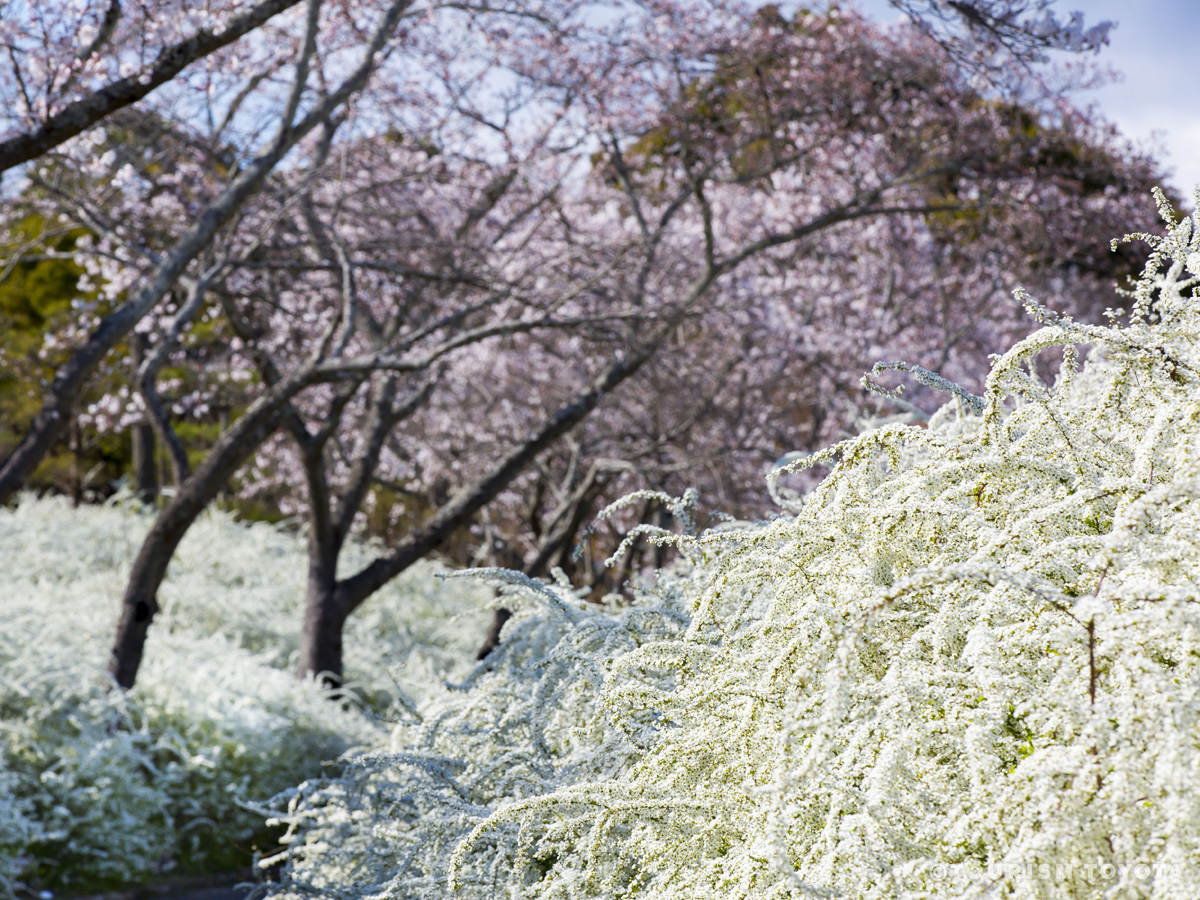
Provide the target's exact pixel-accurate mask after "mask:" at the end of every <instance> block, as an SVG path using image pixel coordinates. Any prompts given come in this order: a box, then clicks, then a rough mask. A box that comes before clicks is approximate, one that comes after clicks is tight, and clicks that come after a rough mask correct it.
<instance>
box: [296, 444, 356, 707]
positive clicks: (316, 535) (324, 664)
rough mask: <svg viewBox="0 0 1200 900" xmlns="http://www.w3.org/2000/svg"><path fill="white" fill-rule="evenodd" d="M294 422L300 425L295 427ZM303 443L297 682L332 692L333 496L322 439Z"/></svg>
mask: <svg viewBox="0 0 1200 900" xmlns="http://www.w3.org/2000/svg"><path fill="white" fill-rule="evenodd" d="M297 424H298V423H297ZM297 438H298V439H299V440H303V441H304V443H303V444H302V445H301V446H302V449H303V453H304V477H305V481H306V482H307V485H308V498H309V499H308V505H309V515H308V585H307V589H306V592H305V593H306V601H305V608H304V630H303V632H302V633H301V635H300V662H299V665H298V666H297V671H296V674H297V675H298V676H299V677H300V678H313V677H316V678H318V679H320V681H321V683H322V684H324V685H326V686H327V687H330V688H337V687H339V686H340V685H341V683H342V626H343V625H344V624H345V621H346V613H345V612H344V611H343V608H342V604H341V603H340V602H339V601H340V598H339V595H338V591H337V559H338V551H339V550H340V549H341V545H340V542H339V541H338V540H337V538H336V536H335V534H334V525H333V498H332V497H331V496H330V493H329V478H328V474H327V472H326V469H325V443H326V442H325V440H322V439H321V437H317V438H315V439H314V438H310V437H302V436H301V435H297Z"/></svg>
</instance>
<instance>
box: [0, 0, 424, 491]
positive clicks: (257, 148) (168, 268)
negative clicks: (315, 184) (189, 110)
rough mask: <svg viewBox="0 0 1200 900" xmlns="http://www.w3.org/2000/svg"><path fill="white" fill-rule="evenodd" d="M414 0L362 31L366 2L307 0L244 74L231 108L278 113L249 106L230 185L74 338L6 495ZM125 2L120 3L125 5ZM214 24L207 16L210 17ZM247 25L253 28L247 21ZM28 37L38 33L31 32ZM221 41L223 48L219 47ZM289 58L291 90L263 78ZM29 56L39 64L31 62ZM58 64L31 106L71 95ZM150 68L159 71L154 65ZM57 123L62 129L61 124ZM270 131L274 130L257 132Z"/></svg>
mask: <svg viewBox="0 0 1200 900" xmlns="http://www.w3.org/2000/svg"><path fill="white" fill-rule="evenodd" d="M410 6H411V0H396V2H393V3H391V4H390V5H387V6H386V7H384V8H383V9H382V10H380V14H379V16H378V19H377V21H376V22H375V23H374V25H373V26H370V27H369V29H368V31H367V32H366V33H365V34H362V33H361V32H360V31H359V30H358V29H359V26H360V24H361V20H362V18H363V16H364V15H365V11H354V10H350V9H348V8H347V9H341V10H339V9H337V8H334V7H332V6H331V7H330V8H329V9H325V10H323V3H322V0H309V2H308V3H307V4H306V5H305V7H304V10H303V12H304V15H303V16H302V17H298V18H297V21H295V22H294V23H292V24H293V28H292V29H290V31H289V30H284V31H281V32H280V33H279V36H278V38H277V39H276V40H275V41H273V42H272V44H271V46H272V49H273V52H274V53H275V54H279V56H278V57H277V62H276V63H275V64H273V65H272V66H268V68H267V70H266V71H265V72H264V71H262V70H258V71H254V72H252V73H250V75H249V77H248V78H243V79H242V82H243V83H242V84H241V86H240V89H239V90H237V91H236V92H234V93H233V96H232V97H230V98H229V99H228V100H227V102H226V103H225V104H223V105H224V111H225V114H226V115H227V116H228V115H229V114H232V115H233V116H234V118H236V117H237V115H238V113H239V111H241V110H242V109H243V107H244V106H245V104H247V103H248V102H250V101H251V99H259V100H260V101H261V103H262V104H263V105H266V106H268V107H270V109H271V112H270V114H268V113H267V112H266V111H265V110H264V109H254V110H253V113H250V112H249V110H246V114H247V116H249V117H250V118H251V119H252V120H253V122H254V123H255V125H254V127H253V130H252V132H251V133H250V134H249V135H247V142H246V146H247V147H249V148H251V149H250V152H249V154H250V155H249V158H248V159H246V160H245V161H244V163H243V164H241V165H239V166H237V167H236V168H235V169H233V170H232V171H231V172H230V176H229V178H228V179H227V180H226V181H225V182H224V183H223V184H222V187H221V189H220V190H219V191H218V192H216V193H215V194H214V195H212V196H210V197H208V198H207V203H205V204H204V205H203V206H201V207H200V208H199V209H197V210H195V211H194V212H193V213H192V215H191V216H189V217H188V218H187V219H184V220H183V223H181V224H182V227H180V228H179V229H178V230H177V231H176V236H175V239H174V241H173V242H172V243H171V245H170V247H169V249H168V250H167V251H166V252H164V253H162V254H160V255H156V256H151V257H149V258H144V259H143V260H139V262H143V263H144V268H143V269H142V270H141V272H140V276H139V277H138V278H137V279H136V280H137V282H138V285H137V287H136V288H135V289H133V290H131V291H129V292H128V295H127V296H125V297H123V298H122V299H121V301H120V302H119V304H116V305H115V307H114V308H113V309H112V310H111V311H110V312H108V313H107V315H104V316H103V317H102V318H101V317H100V316H95V317H94V319H95V321H94V324H91V323H90V324H89V325H88V326H87V332H88V333H87V337H86V339H84V340H82V341H81V342H80V343H79V344H78V345H77V346H75V347H74V348H73V349H72V352H71V354H70V357H69V359H68V360H67V361H66V362H65V363H63V364H62V365H60V366H59V367H58V369H57V371H56V373H55V376H54V380H53V381H52V382H51V384H50V385H49V388H48V392H47V393H48V396H47V398H46V401H45V403H44V405H43V407H42V410H41V412H40V413H39V414H38V415H37V416H36V417H35V419H34V421H33V423H32V425H31V427H30V428H29V430H28V431H27V432H26V434H25V436H24V438H23V440H22V441H21V442H20V443H19V444H18V445H17V447H16V448H15V449H14V450H13V451H12V452H11V453H10V454H9V456H8V458H7V459H6V460H5V461H4V463H3V464H2V465H0V501H4V500H7V499H8V498H9V497H10V496H11V495H12V494H13V492H14V491H16V490H17V489H18V488H19V487H20V486H21V484H22V483H23V481H24V479H25V478H26V476H27V475H28V474H29V473H30V472H31V471H32V469H33V467H34V466H36V465H37V463H38V461H39V460H40V459H41V458H42V457H43V456H44V455H45V454H46V452H47V451H48V449H49V447H50V446H51V444H52V443H53V442H54V440H55V438H56V437H57V436H58V434H60V433H61V431H62V429H63V428H64V427H65V425H66V422H67V421H68V419H69V418H70V416H71V413H72V409H73V406H74V404H75V402H76V401H77V399H78V397H79V395H80V392H81V390H82V388H83V386H84V384H85V382H86V381H87V379H88V377H89V375H90V374H91V373H92V372H93V371H94V370H95V368H96V366H97V365H98V364H99V363H100V362H101V361H102V360H103V359H104V358H105V356H107V354H108V353H109V351H111V350H112V348H113V347H114V346H115V345H116V344H117V342H119V341H120V340H121V339H122V338H123V337H124V336H125V335H127V334H128V333H129V332H130V331H131V330H132V329H133V328H134V326H135V325H136V324H137V323H138V322H139V321H140V320H141V319H142V318H144V317H145V316H146V314H147V313H149V312H150V310H151V309H153V308H154V307H155V306H156V305H157V304H158V303H159V302H160V301H161V300H162V298H163V297H164V296H165V295H166V294H167V293H168V291H170V290H171V288H172V287H173V286H174V285H175V284H176V283H178V282H179V281H180V279H181V278H185V277H187V276H188V275H189V272H188V270H189V267H190V266H192V265H193V263H194V262H195V261H196V259H197V257H198V256H199V255H200V254H201V253H203V252H205V251H206V249H208V248H209V247H210V245H211V244H212V242H213V240H214V238H215V237H216V236H217V235H218V233H219V232H220V231H221V229H222V228H224V227H225V226H226V225H228V224H229V222H230V221H231V220H232V219H233V218H234V217H235V216H236V215H237V214H238V212H239V210H240V209H241V208H242V206H243V205H244V204H245V203H246V201H247V200H249V199H250V197H252V196H253V195H254V194H255V193H256V192H257V191H258V190H259V189H260V188H261V187H262V185H263V182H264V181H265V179H266V178H267V176H268V175H269V174H270V173H271V172H272V171H273V170H274V169H275V168H276V167H277V166H278V165H279V164H280V162H281V161H282V160H283V159H284V158H285V157H286V156H287V155H288V154H289V152H290V151H291V150H292V149H293V148H294V147H295V146H296V145H297V144H298V143H299V142H300V141H301V140H302V139H303V138H305V137H306V136H307V135H309V134H310V133H312V132H313V130H314V129H315V128H317V126H319V125H322V124H323V123H327V122H329V121H331V119H332V118H333V117H335V116H337V115H338V114H339V113H340V112H341V111H342V110H343V109H344V108H345V107H346V105H347V103H348V102H349V101H350V100H351V99H352V98H353V97H354V96H356V95H357V94H358V93H359V92H361V90H362V88H363V87H364V86H365V84H366V82H367V81H368V79H369V77H370V75H371V73H372V72H373V71H374V69H375V67H376V66H377V64H378V62H379V56H380V54H381V52H382V51H384V50H385V48H386V47H388V46H389V45H391V43H392V41H393V37H394V33H395V31H396V28H397V25H398V23H399V20H400V18H401V16H402V15H403V14H404V13H405V11H406V10H407V9H408V8H409V7H410ZM117 10H118V11H119V7H117ZM265 11H266V10H263V11H260V12H265ZM323 11H324V13H325V15H324V16H323V15H322V13H323ZM161 12H162V13H163V15H164V17H166V16H167V14H168V13H169V12H170V10H168V9H165V8H164V9H162V10H161ZM29 13H30V15H31V16H32V21H33V22H35V23H37V25H36V27H33V28H30V29H27V31H28V32H29V33H30V34H40V35H41V38H40V39H41V41H42V44H43V45H48V46H49V45H53V46H55V47H57V46H59V45H60V44H61V42H62V41H63V40H67V41H68V43H69V40H70V39H69V38H67V37H64V36H63V35H62V34H61V33H60V32H61V31H62V21H57V22H47V23H45V24H43V18H44V16H43V14H42V13H41V12H39V11H36V10H29ZM68 13H69V10H64V11H63V14H64V15H66V14H68ZM251 18H253V17H251ZM6 21H8V20H7V19H6ZM12 21H13V22H15V23H20V22H21V21H22V20H20V19H19V18H17V17H14V18H13V19H12ZM185 21H186V18H185ZM249 21H250V20H247V22H249ZM255 21H258V20H255ZM118 24H119V23H118ZM208 24H209V23H207V22H205V23H204V25H206V26H207V25H208ZM51 26H53V27H51ZM243 26H244V28H245V29H246V30H248V29H249V28H250V27H251V26H250V25H246V24H245V23H243V25H238V24H237V22H236V21H231V22H228V23H224V22H222V24H220V25H214V26H212V27H215V28H218V29H224V28H226V27H232V28H234V29H235V30H236V29H237V28H239V27H243ZM106 29H107V26H105V25H103V24H102V25H101V27H100V29H99V32H98V33H97V35H95V36H94V37H95V38H104V40H105V41H107V40H108V39H109V37H111V36H109V37H105V31H106ZM325 29H329V30H331V31H332V32H333V36H332V37H333V39H332V40H330V41H324V42H323V41H322V40H321V38H322V37H324V36H325ZM241 33H242V34H244V33H245V30H243V31H242V32H241ZM114 34H115V29H114ZM347 34H349V36H350V37H349V39H348V38H347ZM81 37H82V33H81V32H79V31H77V33H76V35H75V40H80V39H81ZM26 39H27V40H32V38H28V37H27V38H26ZM9 40H10V44H9V46H10V51H9V56H10V58H11V59H12V60H14V63H13V74H12V78H13V80H14V81H15V82H16V83H17V85H18V87H20V85H21V84H22V83H23V81H24V78H23V76H22V74H21V73H22V64H21V62H20V60H19V54H18V52H17V49H16V48H15V46H16V45H14V44H13V43H12V42H13V41H17V40H18V38H17V37H10V39H9ZM356 45H361V49H360V51H359V58H358V59H357V60H355V61H353V62H352V63H350V64H349V66H348V68H347V69H346V70H345V72H344V75H343V77H341V78H337V77H336V74H335V71H334V70H330V71H329V72H326V67H327V66H332V67H333V69H336V68H337V66H338V65H339V64H341V63H343V62H346V61H347V60H345V59H344V58H343V57H344V54H345V53H346V52H351V53H353V51H354V49H355V47H356ZM89 47H90V43H89ZM89 47H85V48H84V49H83V50H81V51H80V55H81V56H84V57H85V59H91V58H92V57H93V56H94V53H93V52H91V51H90V49H89ZM212 49H214V50H215V49H216V47H215V46H214V47H213V48H212ZM84 51H87V52H86V53H85V52H84ZM289 51H291V52H289ZM118 56H119V54H118ZM285 60H291V61H292V65H291V67H290V68H291V78H290V79H286V80H285V81H284V83H283V85H281V88H282V90H271V89H272V88H274V87H275V86H274V85H272V84H266V85H265V86H264V82H266V80H267V78H266V76H267V74H269V73H270V72H271V71H272V68H279V67H280V66H282V65H283V64H284V61H285ZM29 64H30V65H34V63H32V62H31V63H29ZM54 64H55V57H54V56H53V54H51V55H50V56H49V58H44V57H43V58H38V60H37V62H36V65H35V68H34V71H36V72H40V73H41V74H42V75H43V76H44V78H46V79H49V80H48V82H46V83H47V84H48V85H49V87H47V88H46V91H47V96H46V97H43V98H41V99H40V100H38V101H36V102H35V100H34V99H33V98H32V97H28V99H27V103H26V105H27V106H28V109H27V115H28V116H31V117H36V116H44V115H45V114H46V112H47V110H48V109H49V108H52V107H53V106H54V105H55V103H57V102H61V101H60V100H59V99H58V98H60V95H63V94H66V95H68V96H70V82H71V79H70V76H69V75H68V76H66V80H65V82H64V83H63V84H62V85H58V86H57V87H56V85H57V78H58V72H57V70H56V69H55V67H54ZM113 65H117V67H118V69H119V67H120V63H119V61H118V60H113ZM85 68H86V67H85ZM136 71H138V72H139V76H138V77H139V79H141V78H147V79H148V81H149V83H150V84H153V83H154V75H153V66H151V68H150V69H149V70H146V71H143V70H141V69H140V68H138V69H137V70H136ZM147 71H148V72H149V73H150V74H147ZM235 71H236V69H235ZM239 74H241V73H239ZM206 87H207V88H208V90H206V92H205V93H206V94H207V93H209V91H212V92H215V91H216V90H217V85H216V84H212V83H210V84H208V85H206ZM259 87H263V89H264V95H263V96H261V97H259V98H253V97H252V95H253V94H254V93H255V90H256V88H259ZM26 93H27V92H26ZM135 93H136V92H135ZM227 93H228V92H227ZM275 95H278V96H275ZM252 105H253V104H252ZM210 110H211V107H210ZM86 124H87V123H86V122H84V123H83V124H81V125H80V128H83V127H86ZM228 125H229V123H228V122H226V121H224V120H222V121H221V122H220V123H215V122H214V124H213V129H212V130H213V131H214V132H218V133H219V132H220V131H222V130H224V128H226V127H228ZM272 125H273V126H274V129H273V131H271V126H272ZM64 127H65V126H64ZM71 127H74V126H71ZM68 130H69V129H68ZM51 132H54V129H53V128H52V129H51ZM254 132H258V133H257V134H255V133H254ZM264 132H266V134H267V136H266V137H264V138H262V139H257V138H259V136H260V135H261V134H263V133H264ZM65 136H66V133H65V132H63V134H62V137H63V138H65ZM35 143H37V141H36V140H35ZM92 145H93V143H92V142H91V141H89V140H87V138H86V137H84V136H80V137H79V138H77V139H76V140H75V141H74V142H73V143H72V144H71V145H70V146H68V145H65V144H63V145H60V148H59V149H60V150H62V151H63V154H62V155H63V156H65V157H66V160H67V161H68V162H69V161H73V162H74V163H75V164H76V165H80V164H82V165H86V164H88V163H89V162H90V160H89V157H90V150H91V147H92ZM39 146H40V144H39Z"/></svg>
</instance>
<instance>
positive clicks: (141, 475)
mask: <svg viewBox="0 0 1200 900" xmlns="http://www.w3.org/2000/svg"><path fill="white" fill-rule="evenodd" d="M132 344H133V365H134V367H135V368H140V367H141V365H142V361H143V359H144V357H145V355H146V336H145V335H143V334H138V333H136V332H135V333H134V334H133V336H132ZM130 440H131V442H132V445H133V446H132V447H131V450H132V451H133V454H132V455H133V484H134V493H135V494H136V495H137V498H138V499H139V500H141V501H142V502H143V503H147V504H149V503H153V502H154V501H155V500H157V499H158V463H157V461H156V460H155V458H154V427H153V426H152V425H150V424H148V423H146V422H139V423H138V424H137V425H134V426H133V428H132V429H131V430H130Z"/></svg>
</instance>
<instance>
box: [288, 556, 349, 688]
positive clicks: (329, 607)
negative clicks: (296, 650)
mask: <svg viewBox="0 0 1200 900" xmlns="http://www.w3.org/2000/svg"><path fill="white" fill-rule="evenodd" d="M342 610H343V606H342V603H341V602H340V597H339V595H338V592H337V588H336V587H334V585H333V584H331V583H329V582H322V581H315V580H314V578H313V575H312V573H311V572H310V573H309V581H308V597H307V602H306V605H305V608H304V631H303V632H302V633H301V636H300V662H299V665H298V666H297V671H296V674H297V675H299V676H300V677H301V678H312V677H314V676H316V677H317V678H319V679H320V680H321V682H322V683H323V684H324V685H325V686H326V687H330V688H337V687H339V686H340V685H341V683H342V675H343V669H342V628H343V626H344V625H345V624H346V614H345V613H344V612H343V611H342Z"/></svg>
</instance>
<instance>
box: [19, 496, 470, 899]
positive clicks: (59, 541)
mask: <svg viewBox="0 0 1200 900" xmlns="http://www.w3.org/2000/svg"><path fill="white" fill-rule="evenodd" d="M151 522H152V517H151V516H149V515H145V514H140V513H139V512H138V509H137V508H136V505H133V506H131V505H128V504H125V503H123V502H118V503H112V504H109V505H108V506H104V507H94V506H93V507H80V508H79V509H74V510H73V509H71V508H70V506H69V504H68V503H67V502H66V500H65V499H63V498H57V499H42V500H35V499H34V498H32V497H25V498H23V499H22V502H21V504H20V506H19V507H18V508H16V509H15V510H2V511H0V548H3V558H4V560H5V565H4V567H3V569H2V570H0V898H10V897H13V896H15V895H16V894H15V892H16V891H17V888H18V886H19V885H20V884H24V885H26V886H28V887H37V888H54V889H58V888H63V889H67V890H68V891H70V892H73V893H79V892H80V891H89V890H91V891H94V890H96V889H99V888H103V887H110V886H122V885H125V884H128V883H137V882H140V881H143V880H144V879H146V878H147V877H148V876H150V875H152V874H154V873H156V872H162V871H166V870H169V869H176V870H177V871H181V872H186V871H189V870H192V871H194V870H196V869H197V868H201V869H203V870H206V871H212V870H214V869H218V868H222V867H229V866H231V865H234V864H237V865H239V866H244V865H245V864H246V862H247V861H248V860H247V859H245V858H244V854H245V852H246V849H247V848H248V847H249V846H250V844H251V843H252V842H253V841H255V840H257V841H258V842H259V843H260V844H261V845H262V846H264V847H266V846H270V842H269V841H268V840H267V839H266V836H265V834H264V823H263V819H262V817H261V816H260V815H257V814H256V813H254V812H252V811H251V810H249V809H247V808H245V807H244V806H243V805H242V804H243V803H245V802H246V801H262V800H266V799H267V798H269V797H271V796H272V795H273V794H275V793H277V792H278V791H281V790H284V789H286V788H288V787H290V786H292V785H294V784H296V783H297V782H298V781H300V780H302V779H303V778H306V777H310V776H312V775H315V774H319V773H321V772H323V771H328V769H327V768H323V764H324V763H325V762H326V761H328V760H331V759H334V758H336V757H337V756H339V755H340V754H341V753H343V752H344V751H346V750H347V749H349V748H351V747H355V746H370V745H371V744H374V743H378V742H379V741H381V740H384V739H386V735H387V730H386V727H385V726H383V725H382V724H381V723H380V718H379V717H380V716H381V715H384V716H386V715H388V713H389V706H388V704H390V703H393V702H395V706H394V708H393V709H392V711H391V712H392V714H393V715H394V714H395V713H396V711H397V710H403V709H405V708H411V707H414V706H415V705H417V704H419V703H422V702H424V695H423V693H422V692H423V690H424V687H423V686H424V685H426V684H430V683H433V684H439V683H441V682H442V681H443V680H444V679H445V678H447V677H456V675H457V674H458V673H460V672H461V671H465V670H467V669H468V668H469V665H464V664H463V662H462V661H463V660H464V659H469V658H470V654H471V653H472V652H473V650H474V648H475V647H476V646H477V645H478V642H479V641H480V640H481V639H482V631H483V622H482V621H479V620H480V613H479V606H480V605H481V602H482V596H481V595H483V594H484V593H486V592H485V591H484V590H483V589H482V588H480V587H478V586H476V585H473V584H469V583H461V582H460V583H457V588H458V589H457V590H447V589H446V588H445V587H441V588H439V586H438V584H437V582H436V580H435V579H434V577H433V574H434V573H435V572H436V571H438V569H437V567H435V566H432V565H422V566H419V567H418V569H417V570H415V571H413V572H411V573H410V574H409V575H408V576H406V577H405V578H403V579H399V580H398V581H397V582H395V583H394V584H392V585H389V587H388V588H387V589H386V590H384V591H383V592H381V593H380V594H379V595H377V596H376V597H375V598H373V599H372V601H371V602H370V603H369V604H367V605H365V606H364V607H363V609H361V610H360V611H359V612H360V615H356V616H355V618H354V620H353V621H352V622H351V623H350V624H349V625H348V626H347V631H346V641H347V646H348V647H351V648H353V653H352V656H351V658H350V660H349V661H348V662H349V671H348V673H347V674H348V678H350V679H351V681H352V683H351V684H350V685H348V692H350V693H352V694H355V695H357V696H358V697H359V698H361V700H362V702H361V703H359V704H349V705H345V706H344V707H343V705H339V704H335V703H331V702H330V701H329V700H328V699H326V697H325V696H324V694H323V693H322V691H321V690H320V689H319V688H317V687H316V686H315V685H314V684H312V683H309V684H304V683H301V682H298V681H297V680H296V678H295V676H294V674H293V672H294V669H295V660H296V653H297V649H296V648H297V640H298V636H299V631H300V626H301V623H302V617H303V601H304V574H305V571H306V562H305V548H304V543H303V539H302V538H301V537H300V536H298V535H295V534H289V533H287V532H286V531H284V530H282V529H279V528H275V527H272V526H269V525H263V524H260V525H254V526H246V525H243V524H239V523H237V522H235V521H234V520H233V519H232V518H231V517H230V516H229V515H228V514H225V513H222V512H219V511H213V512H211V513H209V514H206V515H205V516H204V517H203V518H202V519H201V520H200V521H199V522H197V524H196V526H195V527H194V528H193V530H192V531H191V532H190V533H189V535H188V538H187V540H185V542H184V543H183V545H182V546H181V548H180V551H179V553H178V554H177V556H176V557H175V559H174V560H173V561H172V564H171V571H170V574H169V577H168V579H167V581H166V583H165V584H164V586H163V588H162V591H161V592H160V596H159V599H160V602H161V603H162V605H163V609H162V611H161V612H160V613H159V615H158V617H156V619H155V623H154V628H153V630H152V631H151V633H150V637H149V640H148V642H147V646H146V658H145V661H144V663H143V668H142V673H141V677H140V678H139V680H138V685H137V687H136V688H135V689H134V690H133V691H131V692H130V693H128V694H122V693H121V692H120V691H111V690H109V688H110V682H109V680H108V678H107V677H106V676H105V675H104V666H105V664H106V662H107V648H108V647H109V646H110V643H111V640H112V633H113V629H114V627H115V625H116V619H117V611H118V607H119V602H120V598H121V592H122V589H123V588H124V585H125V580H126V577H127V574H128V570H129V565H130V563H131V561H132V559H133V556H134V554H135V553H136V552H137V549H138V546H139V543H140V541H141V538H142V536H143V535H144V533H145V531H146V529H148V528H149V526H150V524H151ZM349 549H350V551H351V556H353V557H354V559H352V560H350V561H349V564H351V565H361V564H362V563H363V562H364V560H365V558H366V556H367V555H368V554H369V552H370V550H369V548H366V547H362V546H352V547H350V548H349ZM463 614H469V615H470V616H471V622H472V624H473V625H475V627H473V628H464V627H463V625H462V624H461V623H460V622H458V621H457V619H456V618H455V617H456V616H460V615H463ZM396 678H399V679H401V680H402V681H403V682H404V683H405V684H407V685H411V686H412V687H411V690H410V694H411V696H409V695H406V694H403V693H398V692H397V691H396V689H395V679H396ZM235 848H239V849H240V851H241V852H242V854H243V856H242V857H238V856H237V855H235V854H234V852H233V851H234V850H235Z"/></svg>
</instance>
